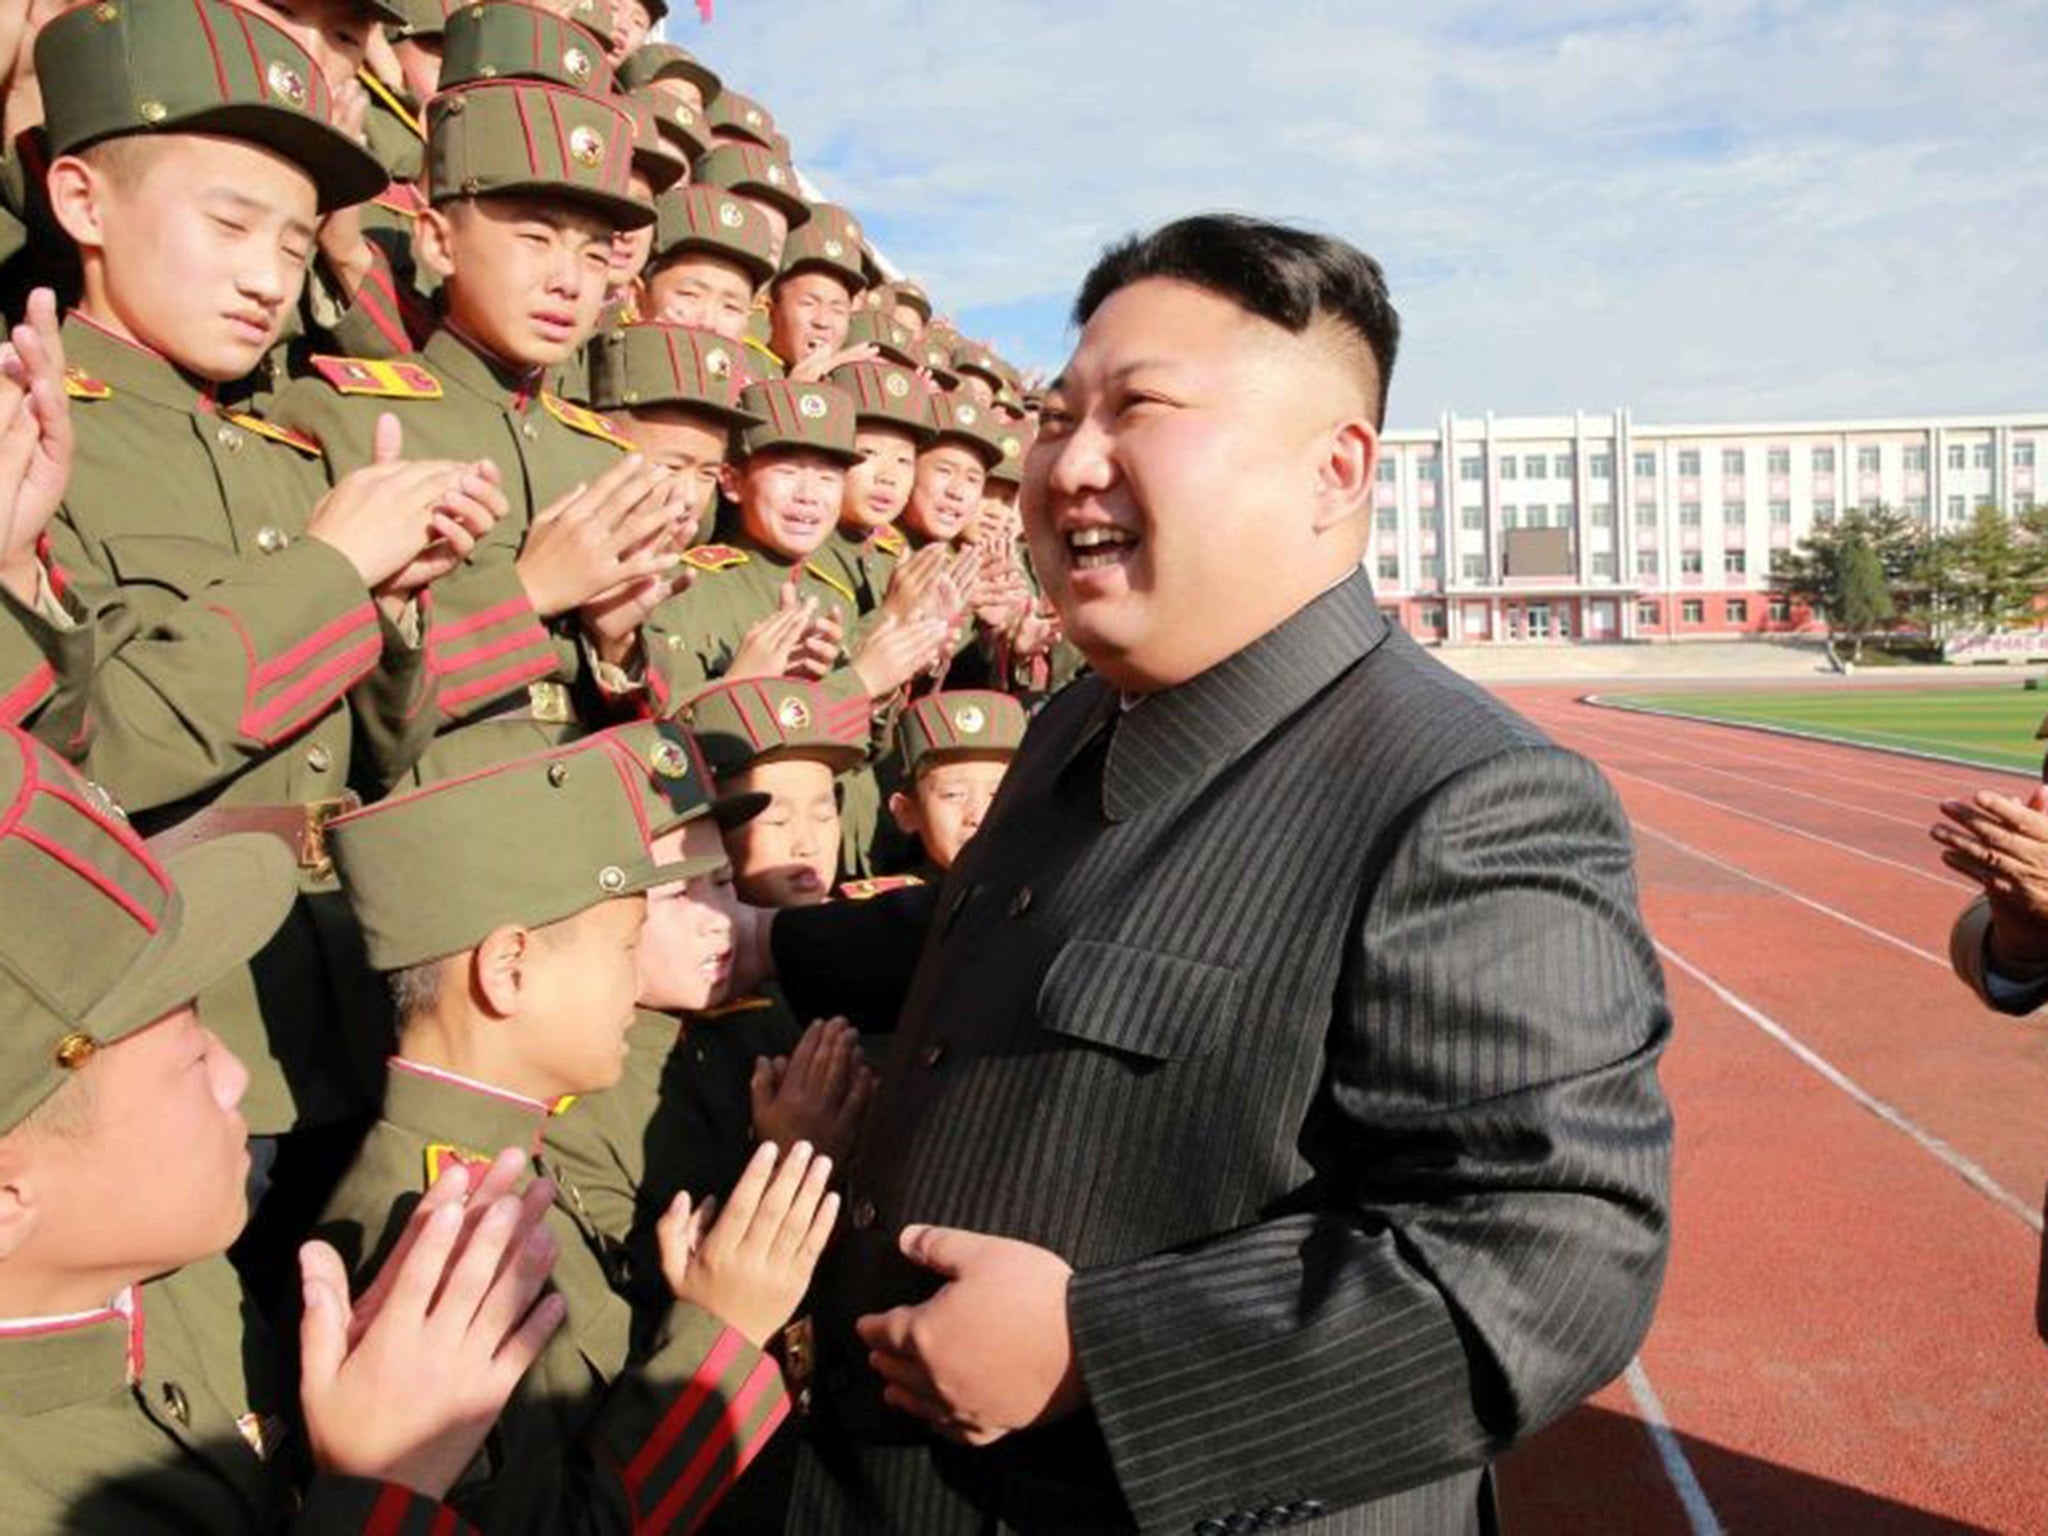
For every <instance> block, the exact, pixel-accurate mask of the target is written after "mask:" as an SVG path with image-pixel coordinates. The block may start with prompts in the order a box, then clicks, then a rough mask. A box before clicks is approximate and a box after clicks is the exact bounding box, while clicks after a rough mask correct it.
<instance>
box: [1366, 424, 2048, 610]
mask: <svg viewBox="0 0 2048 1536" xmlns="http://www.w3.org/2000/svg"><path fill="white" fill-rule="evenodd" d="M2037 464H2039V465H2041V467H2042V468H2044V469H2048V411H2043V412H2039V413H2034V414H2028V415H2018V416H1956V417H1935V418H1927V419H1919V420H1897V421H1798V422H1773V423H1765V424H1760V425H1733V426H1650V425H1646V424H1640V423H1638V422H1636V421H1635V420H1634V418H1633V417H1632V416H1631V415H1630V413H1629V412H1627V411H1617V412H1615V413H1614V414H1613V415H1611V416H1588V415H1585V414H1580V415H1577V416H1555V417H1500V418H1496V417H1494V416H1491V415H1488V416H1484V417H1480V418H1477V419H1471V418H1459V417H1452V416H1449V415H1446V416H1444V417H1443V418H1442V420H1441V421H1440V422H1439V423H1438V425H1437V428H1436V430H1435V431H1433V432H1389V433H1387V434H1386V437H1385V440H1384V445H1383V452H1382V457H1381V461H1380V468H1379V476H1380V478H1379V486H1378V508H1377V514H1376V528H1375V532H1374V541H1373V543H1374V551H1373V556H1372V564H1373V570H1374V576H1375V590H1376V591H1377V592H1378V593H1379V595H1380V600H1381V603H1382V605H1383V606H1384V607H1385V608H1386V609H1387V610H1388V612H1390V613H1394V612H1398V613H1399V615H1400V618H1401V622H1402V623H1403V624H1404V625H1406V626H1407V628H1408V630H1409V632H1410V633H1411V634H1413V635H1414V636H1415V637H1416V638H1417V639H1420V640H1427V641H1440V640H1441V641H1451V642H1476V641H1500V640H1507V641H1518V640H1520V641H1526V640H1580V639H1584V640H1637V639H1641V640H1651V639H1655V640H1684V639H1691V638H1696V637H1706V636H1732V635H1740V634H1761V633H1773V632H1776V633H1782V632H1786V631H1791V630H1797V629H1800V628H1803V627H1805V626H1806V625H1807V624H1808V623H1809V622H1810V620H1809V616H1808V615H1807V614H1806V613H1804V612H1803V611H1797V610H1791V609H1788V608H1787V607H1786V606H1785V604H1784V603H1783V602H1782V601H1778V600H1774V599H1773V598H1772V596H1771V594H1770V590H1769V587H1770V581H1769V577H1770V569H1771V552H1772V551H1773V550H1777V549H1788V548H1790V547H1791V546H1793V545H1794V544H1796V543H1797V542H1798V541H1799V540H1800V539H1801V538H1802V537H1804V536H1805V535H1806V534H1807V533H1808V532H1810V531H1811V530H1812V529H1813V527H1814V525H1815V524H1816V523H1821V522H1825V521H1827V520H1828V519H1829V518H1831V517H1833V516H1834V515H1835V514H1836V513H1837V512H1839V511H1841V510H1842V509H1844V508H1846V507H1851V506H1856V505H1869V506H1874V505H1877V504H1879V503H1883V504H1885V505H1888V506H1892V507H1896V508H1898V509H1900V510H1902V511H1904V512H1907V513H1909V514H1910V515H1912V516H1914V517H1917V518H1920V519H1923V520H1925V521H1927V522H1928V523H1930V524H1931V525H1933V526H1938V527H1943V528H1947V527H1952V526H1956V525H1959V524H1961V523H1963V522H1965V521H1966V520H1967V519H1968V518H1969V517H1970V516H1971V514H1972V513H1973V512H1974V511H1975V509H1976V508H1977V507H1978V505H1979V504H1981V503H1985V502H1990V503H1992V504H1994V505H1997V506H2000V507H2003V508H2006V509H2007V510H2009V511H2014V512H2017V511H2020V510H2022V509H2024V508H2027V507H2031V506H2032V505H2034V501H2035V497H2036V495H2037V494H2038V493H2037V490H2036V487H2037V485H2038V484H2041V482H2039V481H2037V479H2036V474H2037V470H2036V465H2037Z"/></svg>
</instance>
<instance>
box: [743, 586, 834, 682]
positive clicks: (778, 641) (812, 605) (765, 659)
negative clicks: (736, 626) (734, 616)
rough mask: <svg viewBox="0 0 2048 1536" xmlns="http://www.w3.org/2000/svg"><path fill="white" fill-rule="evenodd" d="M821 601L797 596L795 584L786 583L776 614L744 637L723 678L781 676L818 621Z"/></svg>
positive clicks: (778, 596)
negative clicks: (804, 638) (806, 635)
mask: <svg viewBox="0 0 2048 1536" xmlns="http://www.w3.org/2000/svg"><path fill="white" fill-rule="evenodd" d="M817 618H818V600H817V599H816V598H814V597H799V596H797V591H796V583H794V582H789V581H786V582H784V583H783V584H782V587H781V590H780V591H779V592H778V593H777V594H776V599H775V611H774V612H773V613H771V614H769V615H768V616H767V617H766V618H764V619H759V620H757V621H756V622H755V623H754V625H753V626H752V627H751V628H750V629H748V631H747V632H746V634H745V635H744V636H743V637H742V638H741V640H740V645H739V649H738V650H736V651H734V652H733V655H732V660H731V662H729V663H728V664H727V666H726V669H725V671H724V672H723V673H722V674H720V675H721V676H722V677H724V678H742V677H782V676H785V675H786V674H787V673H788V671H789V665H790V659H791V658H792V657H793V656H794V655H795V654H796V649H797V647H798V646H799V645H800V644H801V643H802V642H803V637H804V636H805V634H806V633H808V632H809V630H810V627H811V626H812V624H814V623H816V622H817Z"/></svg>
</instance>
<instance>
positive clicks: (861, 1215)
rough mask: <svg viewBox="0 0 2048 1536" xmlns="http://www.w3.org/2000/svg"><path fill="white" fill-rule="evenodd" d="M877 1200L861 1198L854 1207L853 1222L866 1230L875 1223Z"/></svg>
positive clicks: (862, 1229)
mask: <svg viewBox="0 0 2048 1536" xmlns="http://www.w3.org/2000/svg"><path fill="white" fill-rule="evenodd" d="M875 1214H876V1213H875V1202H874V1201H872V1200H861V1201H859V1202H857V1203H856V1204H855V1205H854V1208H853V1224H854V1225H855V1226H856V1227H858V1228H859V1229H860V1230H861V1231H863V1232H865V1231H867V1229H868V1228H869V1227H872V1226H873V1225H874V1224H875Z"/></svg>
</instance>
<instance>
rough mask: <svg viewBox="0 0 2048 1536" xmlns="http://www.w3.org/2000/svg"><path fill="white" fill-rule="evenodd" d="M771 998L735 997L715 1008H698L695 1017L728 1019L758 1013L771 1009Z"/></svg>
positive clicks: (773, 1003)
mask: <svg viewBox="0 0 2048 1536" xmlns="http://www.w3.org/2000/svg"><path fill="white" fill-rule="evenodd" d="M774 1006H775V999H774V998H772V997H736V998H734V999H733V1000H732V1001H731V1002H729V1003H720V1004H719V1005H718V1006H717V1007H716V1008H700V1009H698V1010H697V1013H696V1017H697V1018H700V1019H724V1018H730V1017H731V1016H732V1015H733V1014H735V1013H758V1012H760V1011H761V1010H762V1009H763V1008H773V1007H774Z"/></svg>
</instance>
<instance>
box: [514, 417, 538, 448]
mask: <svg viewBox="0 0 2048 1536" xmlns="http://www.w3.org/2000/svg"><path fill="white" fill-rule="evenodd" d="M519 435H520V436H521V437H523V438H525V439H526V440H527V441H528V442H529V443H531V442H534V441H536V440H537V439H538V438H539V437H540V428H539V427H537V426H535V425H534V424H533V423H532V422H530V421H522V422H521V423H519Z"/></svg>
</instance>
